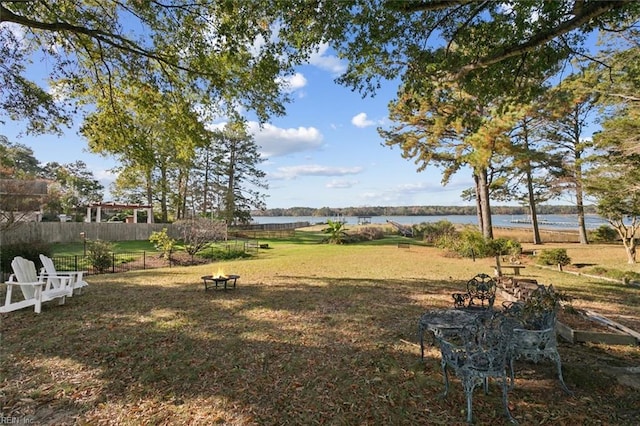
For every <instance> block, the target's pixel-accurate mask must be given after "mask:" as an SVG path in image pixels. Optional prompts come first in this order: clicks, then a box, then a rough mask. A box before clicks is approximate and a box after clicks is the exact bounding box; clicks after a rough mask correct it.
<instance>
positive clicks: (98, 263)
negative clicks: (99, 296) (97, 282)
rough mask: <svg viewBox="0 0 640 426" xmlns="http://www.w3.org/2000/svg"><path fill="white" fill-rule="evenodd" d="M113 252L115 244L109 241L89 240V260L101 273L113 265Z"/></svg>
mask: <svg viewBox="0 0 640 426" xmlns="http://www.w3.org/2000/svg"><path fill="white" fill-rule="evenodd" d="M112 252H113V246H112V245H111V243H109V242H108V241H102V240H87V260H88V261H89V263H90V264H91V266H93V267H94V268H95V269H96V270H97V271H98V272H99V273H101V274H102V273H104V272H106V271H107V270H108V269H109V268H111V266H112V265H113V260H112Z"/></svg>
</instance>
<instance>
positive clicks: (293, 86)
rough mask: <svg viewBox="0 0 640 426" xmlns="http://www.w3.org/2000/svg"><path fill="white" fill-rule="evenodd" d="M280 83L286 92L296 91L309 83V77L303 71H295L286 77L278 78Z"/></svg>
mask: <svg viewBox="0 0 640 426" xmlns="http://www.w3.org/2000/svg"><path fill="white" fill-rule="evenodd" d="M278 83H279V84H280V86H281V87H282V88H283V90H285V91H286V92H289V93H291V92H295V91H296V90H299V89H302V88H303V87H305V86H306V85H307V79H306V78H305V76H304V75H303V74H302V73H299V72H297V73H295V74H294V75H289V76H286V77H280V78H278Z"/></svg>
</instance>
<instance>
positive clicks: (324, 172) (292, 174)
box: [268, 164, 363, 179]
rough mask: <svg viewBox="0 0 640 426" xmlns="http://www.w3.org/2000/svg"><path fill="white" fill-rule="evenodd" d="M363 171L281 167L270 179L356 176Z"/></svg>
mask: <svg viewBox="0 0 640 426" xmlns="http://www.w3.org/2000/svg"><path fill="white" fill-rule="evenodd" d="M362 171H363V168H362V167H332V166H321V165H318V164H309V165H301V166H287V167H279V168H278V169H277V171H276V172H273V173H269V176H268V177H269V179H295V178H297V177H300V176H344V175H355V174H358V173H361V172H362Z"/></svg>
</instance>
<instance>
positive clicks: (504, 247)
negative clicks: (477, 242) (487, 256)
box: [489, 238, 522, 257]
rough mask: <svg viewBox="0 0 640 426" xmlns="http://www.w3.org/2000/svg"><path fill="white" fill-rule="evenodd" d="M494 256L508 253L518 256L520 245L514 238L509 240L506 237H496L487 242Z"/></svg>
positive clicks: (520, 249)
mask: <svg viewBox="0 0 640 426" xmlns="http://www.w3.org/2000/svg"><path fill="white" fill-rule="evenodd" d="M489 245H490V247H491V250H492V251H493V253H492V254H493V255H494V256H498V255H510V256H515V257H517V256H520V254H522V245H521V244H520V242H518V241H515V240H509V239H507V238H496V239H495V240H493V241H491V242H490V243H489Z"/></svg>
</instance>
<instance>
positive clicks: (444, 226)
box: [413, 220, 458, 244]
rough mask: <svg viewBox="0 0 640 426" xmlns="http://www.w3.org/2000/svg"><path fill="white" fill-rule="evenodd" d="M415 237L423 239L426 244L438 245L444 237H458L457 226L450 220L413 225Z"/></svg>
mask: <svg viewBox="0 0 640 426" xmlns="http://www.w3.org/2000/svg"><path fill="white" fill-rule="evenodd" d="M413 235H414V236H415V237H417V238H422V239H423V240H424V241H425V242H426V243H429V244H436V243H437V241H438V240H440V239H441V238H443V237H455V236H457V235H458V231H456V226H455V225H454V224H453V223H451V222H449V221H448V220H439V221H438V222H422V223H419V224H417V225H413Z"/></svg>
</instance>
